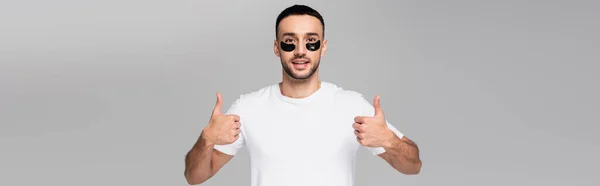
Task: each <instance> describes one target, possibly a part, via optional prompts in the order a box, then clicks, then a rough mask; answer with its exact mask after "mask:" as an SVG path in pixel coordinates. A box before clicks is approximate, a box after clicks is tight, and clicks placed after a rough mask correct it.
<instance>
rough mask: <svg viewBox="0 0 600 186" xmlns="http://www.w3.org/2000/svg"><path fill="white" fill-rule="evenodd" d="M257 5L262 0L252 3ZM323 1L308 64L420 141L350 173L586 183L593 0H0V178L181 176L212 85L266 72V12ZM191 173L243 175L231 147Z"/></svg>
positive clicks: (272, 62)
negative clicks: (314, 53) (403, 164)
mask: <svg viewBox="0 0 600 186" xmlns="http://www.w3.org/2000/svg"><path fill="white" fill-rule="evenodd" d="M261 3H264V4H261ZM294 3H305V4H308V5H310V6H313V7H314V8H316V9H317V10H319V11H320V12H321V13H322V14H323V16H324V17H325V21H326V24H327V30H326V37H327V39H329V52H328V54H327V55H326V56H325V57H324V59H323V60H322V66H321V67H322V69H321V70H322V71H321V77H322V79H323V80H324V81H329V82H333V83H336V84H338V85H340V86H342V87H344V88H347V89H352V90H356V91H359V92H362V93H363V94H365V95H366V96H367V98H369V99H371V98H373V97H374V96H375V95H376V94H380V95H381V96H382V98H381V103H382V106H383V109H384V111H385V113H386V114H387V118H388V119H389V120H390V121H391V122H393V123H394V125H395V126H396V127H397V128H398V129H400V130H401V131H402V132H403V133H405V134H406V135H407V136H409V137H411V138H412V139H414V140H415V141H416V142H417V143H418V144H419V146H420V149H421V158H422V159H423V162H424V167H423V169H422V172H421V174H420V175H418V176H405V175H401V174H399V173H397V172H395V171H394V170H393V169H392V168H391V167H390V166H388V165H387V163H385V161H383V160H381V159H380V158H378V157H375V156H372V155H371V154H369V153H368V151H366V150H365V149H364V148H363V149H361V150H360V151H359V155H358V160H359V161H358V165H357V185H363V186H367V185H390V186H391V185H404V186H409V185H426V186H439V185H461V186H463V185H472V186H481V185H486V186H488V185H489V186H503V185H556V186H558V185H590V186H591V185H598V183H599V180H600V179H598V175H597V174H598V166H600V163H599V161H598V157H600V152H599V151H598V147H599V141H600V138H599V137H598V136H597V132H598V127H597V126H596V125H598V124H599V123H600V122H599V121H600V119H599V116H598V112H599V111H600V106H599V105H600V99H599V98H598V95H600V88H599V83H598V80H599V79H600V76H599V75H598V72H599V70H598V68H599V67H600V65H599V64H598V63H599V61H600V60H599V55H600V54H599V53H600V52H599V51H600V50H599V47H598V43H599V42H600V39H599V37H598V33H600V26H599V24H598V19H599V15H600V14H599V13H598V9H597V8H598V7H599V5H600V3H598V1H595V2H594V1H523V0H520V1H516V0H515V1H485V2H484V1H394V2H392V1H370V2H367V1H352V2H350V1H343V2H342V1H316V0H315V1H264V2H257V1H202V0H169V1H167V0H160V1H159V0H144V1H142V0H103V1H75V0H54V1H42V0H28V1H23V0H21V1H18V0H2V1H0V61H1V63H0V85H1V89H0V90H1V92H0V123H1V128H0V139H1V140H0V152H1V153H0V185H161V186H162V185H186V182H185V179H184V177H183V168H184V162H183V160H184V159H183V158H184V155H185V154H186V152H187V151H188V150H189V148H190V147H191V146H192V145H193V143H194V142H195V140H196V139H197V137H198V135H199V133H200V131H201V129H202V128H203V127H204V126H205V125H206V124H207V121H208V118H209V115H210V112H211V110H212V108H213V106H214V103H215V92H216V91H220V92H221V93H222V94H223V96H224V101H225V102H224V104H225V105H229V104H231V103H232V102H233V100H234V99H235V98H236V97H237V96H238V95H239V94H242V93H247V92H250V91H254V90H257V89H258V88H261V87H264V86H266V85H270V84H272V83H276V82H278V81H279V80H280V79H281V71H280V68H281V67H280V63H279V60H278V59H277V58H276V57H275V56H274V54H273V52H272V44H273V43H272V40H273V37H274V33H273V32H274V28H273V26H274V24H275V18H276V16H277V14H278V13H279V12H280V11H281V10H282V9H284V8H285V7H287V6H290V5H292V4H294ZM205 185H249V161H248V154H247V151H246V150H243V151H241V153H240V154H239V156H237V157H235V158H234V160H232V161H231V162H230V163H229V164H227V165H226V166H225V167H224V168H223V169H222V170H221V171H220V172H219V173H218V174H217V175H216V176H215V177H213V178H212V179H210V180H209V181H208V182H206V183H205Z"/></svg>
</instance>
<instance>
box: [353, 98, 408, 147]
mask: <svg viewBox="0 0 600 186" xmlns="http://www.w3.org/2000/svg"><path fill="white" fill-rule="evenodd" d="M359 104H360V107H361V108H362V113H363V115H364V116H373V115H374V114H375V108H374V107H373V104H371V102H369V101H367V100H366V99H365V98H364V97H363V96H362V95H361V96H360V100H359ZM386 123H387V126H388V128H389V129H390V130H392V131H393V132H394V133H395V134H396V136H398V138H402V137H403V136H404V134H403V133H402V132H400V131H399V130H398V129H397V128H396V127H394V125H392V124H391V123H390V122H389V121H387V120H386ZM366 148H367V149H368V150H369V151H370V152H371V153H372V154H373V155H379V154H381V153H384V152H385V149H384V148H383V147H366Z"/></svg>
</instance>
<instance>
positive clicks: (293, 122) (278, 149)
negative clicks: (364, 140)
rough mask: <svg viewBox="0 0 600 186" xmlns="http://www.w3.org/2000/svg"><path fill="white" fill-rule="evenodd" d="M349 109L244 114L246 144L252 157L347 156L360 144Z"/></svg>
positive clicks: (315, 157) (299, 109)
mask: <svg viewBox="0 0 600 186" xmlns="http://www.w3.org/2000/svg"><path fill="white" fill-rule="evenodd" d="M354 117H355V114H354V113H353V112H349V111H348V109H343V108H341V109H338V108H297V109H285V110H264V111H259V112H255V113H254V114H253V115H251V116H247V117H245V120H244V123H243V125H245V128H244V131H243V132H244V137H245V140H246V146H247V148H248V151H249V152H250V153H251V155H252V156H259V157H263V158H271V159H289V158H311V159H322V160H326V159H335V158H343V157H350V156H352V155H353V154H354V153H356V150H357V149H358V147H359V144H358V143H357V142H356V137H355V136H354V129H353V128H352V123H353V122H354Z"/></svg>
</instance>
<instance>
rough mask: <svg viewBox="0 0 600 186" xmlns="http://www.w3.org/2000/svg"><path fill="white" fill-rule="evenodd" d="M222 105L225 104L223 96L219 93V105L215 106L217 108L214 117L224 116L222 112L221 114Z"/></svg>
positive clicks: (214, 110)
mask: <svg viewBox="0 0 600 186" xmlns="http://www.w3.org/2000/svg"><path fill="white" fill-rule="evenodd" d="M222 104H223V96H221V93H218V92H217V103H216V104H215V108H214V109H213V115H220V114H222V112H221V107H222Z"/></svg>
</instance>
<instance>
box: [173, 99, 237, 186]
mask: <svg viewBox="0 0 600 186" xmlns="http://www.w3.org/2000/svg"><path fill="white" fill-rule="evenodd" d="M221 99H222V98H221V94H219V93H217V104H216V105H215V109H214V110H213V113H212V115H211V118H210V122H209V124H208V126H206V127H205V128H204V129H203V130H202V133H201V134H200V137H199V138H198V140H197V141H196V143H195V144H194V146H193V147H192V149H191V150H190V151H189V152H188V153H187V154H186V156H185V171H184V175H185V179H186V180H187V182H188V184H190V185H197V184H201V183H204V182H205V181H206V180H208V179H209V178H211V177H212V176H214V175H215V174H216V173H217V172H218V171H219V169H221V167H223V165H225V164H226V163H227V162H229V160H231V159H232V158H233V156H232V155H228V154H225V153H222V152H220V151H218V150H215V149H214V147H215V145H225V144H231V143H234V142H235V141H236V140H238V139H240V126H241V124H240V122H239V121H240V116H238V115H235V114H228V115H225V114H223V113H222V112H221V104H222V101H221Z"/></svg>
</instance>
